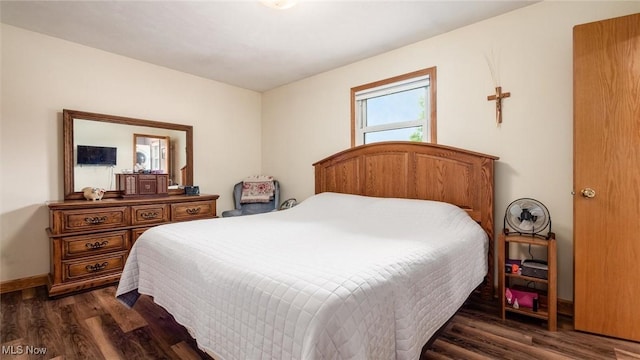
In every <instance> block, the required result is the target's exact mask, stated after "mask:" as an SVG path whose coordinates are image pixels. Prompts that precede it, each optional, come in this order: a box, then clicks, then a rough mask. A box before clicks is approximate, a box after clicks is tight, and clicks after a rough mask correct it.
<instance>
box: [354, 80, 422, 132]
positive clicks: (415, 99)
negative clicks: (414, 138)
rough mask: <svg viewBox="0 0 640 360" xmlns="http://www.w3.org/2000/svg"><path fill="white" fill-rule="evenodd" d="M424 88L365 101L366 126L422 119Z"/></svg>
mask: <svg viewBox="0 0 640 360" xmlns="http://www.w3.org/2000/svg"><path fill="white" fill-rule="evenodd" d="M425 90H426V87H421V88H418V89H413V90H406V91H401V92H397V93H391V94H389V95H384V96H378V97H375V98H370V99H367V100H366V101H367V117H366V119H367V123H366V125H367V126H376V125H382V124H389V123H398V122H405V121H415V120H419V119H423V118H424V116H425V114H424V112H425V111H424V110H425V109H424V98H425V94H426V91H425Z"/></svg>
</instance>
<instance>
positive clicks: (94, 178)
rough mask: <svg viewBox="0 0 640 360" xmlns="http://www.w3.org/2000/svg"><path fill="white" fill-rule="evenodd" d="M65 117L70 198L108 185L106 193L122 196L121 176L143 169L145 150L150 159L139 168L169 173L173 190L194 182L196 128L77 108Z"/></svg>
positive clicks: (65, 173) (65, 154)
mask: <svg viewBox="0 0 640 360" xmlns="http://www.w3.org/2000/svg"><path fill="white" fill-rule="evenodd" d="M63 118H64V119H63V120H64V123H63V128H64V144H65V147H64V159H65V163H64V175H65V182H64V185H65V189H64V190H65V199H82V198H83V197H82V193H81V191H82V189H83V188H84V187H87V186H91V187H100V188H104V189H106V190H107V194H106V196H105V197H117V196H119V192H117V191H115V190H116V182H115V174H117V173H130V172H133V171H136V170H139V169H137V168H136V163H137V162H136V160H137V153H138V152H139V151H140V152H143V153H144V155H145V156H146V159H145V161H144V162H143V163H142V164H140V165H139V166H138V167H140V166H144V167H145V169H144V170H150V171H156V172H158V173H166V174H169V185H172V186H171V187H170V191H169V192H170V194H171V193H173V194H177V193H183V192H184V191H183V190H181V189H179V186H184V185H192V183H191V182H192V177H193V169H192V166H191V161H193V160H192V159H193V157H192V154H191V149H192V146H193V145H192V141H193V140H192V139H193V128H192V127H191V126H188V125H179V124H171V123H162V122H157V121H151V120H141V119H133V118H125V117H118V116H111V115H102V114H94V113H87V112H80V111H75V110H64V112H63ZM132 139H133V141H132ZM87 149H89V150H87ZM78 151H80V153H78ZM88 151H89V154H90V155H91V156H89V155H87V152H88ZM85 158H86V159H85ZM184 169H186V172H185V171H184ZM171 189H173V190H171Z"/></svg>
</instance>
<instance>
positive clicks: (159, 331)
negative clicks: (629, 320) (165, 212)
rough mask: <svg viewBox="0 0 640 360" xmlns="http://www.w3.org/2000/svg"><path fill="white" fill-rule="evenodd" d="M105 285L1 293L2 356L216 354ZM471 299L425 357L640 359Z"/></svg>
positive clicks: (149, 305) (620, 347)
mask: <svg viewBox="0 0 640 360" xmlns="http://www.w3.org/2000/svg"><path fill="white" fill-rule="evenodd" d="M114 294H115V287H113V286H110V287H105V288H102V289H97V290H93V291H90V292H85V293H80V294H76V295H72V296H67V297H63V298H60V299H54V300H49V299H47V296H46V290H45V289H44V288H43V287H40V288H36V289H30V290H24V291H16V292H12V293H7V294H3V295H2V297H1V298H2V301H1V302H2V308H1V311H2V314H1V316H2V319H1V321H2V322H1V331H2V332H1V343H2V353H1V354H0V358H2V359H65V360H73V359H78V360H84V359H109V360H110V359H211V358H210V357H208V356H207V355H206V354H204V353H203V352H201V351H200V350H199V349H198V348H197V346H196V344H195V341H194V340H193V339H192V338H191V337H190V336H189V334H188V333H187V331H186V330H185V329H184V328H183V327H182V326H180V325H178V324H177V323H176V322H175V321H174V320H173V318H172V317H171V315H169V314H168V313H167V312H166V311H164V309H162V308H161V307H159V306H157V305H155V304H154V303H153V301H152V300H151V299H150V298H149V297H144V296H143V297H141V298H140V300H139V301H138V302H137V303H136V305H135V307H134V309H133V310H129V309H126V308H125V307H124V306H122V305H121V304H120V303H118V302H117V301H116V300H115V298H114ZM497 314H498V312H497V310H496V308H495V306H494V305H493V304H487V303H482V302H479V301H470V302H469V303H468V304H466V305H465V306H464V307H463V308H462V309H461V310H460V311H459V313H458V314H457V315H456V316H455V317H454V318H453V320H452V321H451V322H450V323H449V325H448V326H447V327H446V329H445V331H444V332H443V333H442V334H441V335H440V336H439V337H438V339H437V340H436V341H435V342H434V343H433V346H432V347H431V348H430V350H428V351H427V352H425V353H424V354H423V356H422V359H425V360H427V359H471V360H473V359H620V360H622V359H640V344H638V343H633V342H628V341H621V340H616V339H611V338H606V337H600V336H595V335H590V334H585V333H581V332H576V331H573V329H572V327H571V323H570V321H569V320H568V319H560V321H559V323H560V326H559V327H560V329H559V331H557V332H548V331H546V330H545V329H544V326H541V324H538V323H535V322H531V320H529V319H515V318H514V319H509V320H507V321H504V322H503V321H502V320H501V319H500V318H499V317H498V315H497Z"/></svg>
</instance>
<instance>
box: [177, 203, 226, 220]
mask: <svg viewBox="0 0 640 360" xmlns="http://www.w3.org/2000/svg"><path fill="white" fill-rule="evenodd" d="M215 216H216V202H215V201H193V202H186V203H175V204H171V220H172V221H185V220H196V219H206V218H212V217H215Z"/></svg>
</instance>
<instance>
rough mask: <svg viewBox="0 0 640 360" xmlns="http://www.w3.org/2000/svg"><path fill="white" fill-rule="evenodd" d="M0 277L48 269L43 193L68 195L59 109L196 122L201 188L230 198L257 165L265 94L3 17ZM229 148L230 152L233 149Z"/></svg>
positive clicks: (227, 203) (223, 203)
mask: <svg viewBox="0 0 640 360" xmlns="http://www.w3.org/2000/svg"><path fill="white" fill-rule="evenodd" d="M1 32H2V34H1V36H2V37H1V39H2V58H1V61H2V64H1V67H2V71H1V76H2V80H1V85H2V110H1V115H2V121H1V128H0V140H1V143H0V149H1V151H0V154H1V155H0V156H1V165H0V172H1V175H0V181H1V182H0V191H1V196H0V201H1V202H0V281H6V280H13V279H19V278H23V277H28V276H35V275H42V274H46V273H48V272H49V240H48V238H47V236H46V233H45V228H46V227H47V226H48V222H49V219H48V209H47V207H46V206H45V202H46V201H50V200H60V199H62V198H63V176H62V109H64V108H66V109H74V110H83V111H89V112H97V113H104V114H112V115H119V116H126V117H134V118H143V119H153V120H158V121H163V122H173V123H180V124H187V125H192V126H193V128H194V163H195V164H194V166H195V167H194V177H195V184H196V185H199V186H200V191H201V192H202V193H217V194H220V195H221V198H220V201H219V202H218V206H219V212H221V211H222V210H225V209H230V208H232V207H233V205H232V200H231V193H232V187H233V184H234V183H235V182H237V180H238V179H241V178H242V177H244V176H246V174H255V173H259V172H260V169H261V161H260V151H261V123H260V121H261V114H260V112H261V95H260V94H259V93H256V92H253V91H249V90H245V89H240V88H237V87H233V86H229V85H225V84H221V83H217V82H214V81H210V80H206V79H203V78H199V77H195V76H192V75H187V74H184V73H180V72H177V71H173V70H169V69H166V68H163V67H159V66H155V65H150V64H148V63H143V62H140V61H136V60H133V59H130V58H125V57H122V56H118V55H114V54H111V53H107V52H104V51H99V50H96V49H92V48H88V47H85V46H81V45H78V44H74V43H70V42H67V41H63V40H60V39H56V38H52V37H48V36H43V35H41V34H37V33H34V32H30V31H26V30H22V29H19V28H16V27H12V26H8V25H4V24H3V25H2V28H1ZM230 154H232V155H233V156H230Z"/></svg>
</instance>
